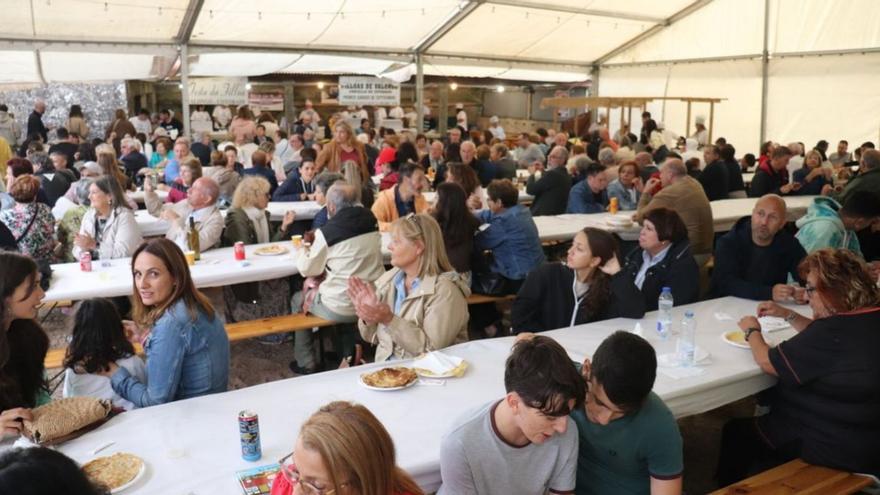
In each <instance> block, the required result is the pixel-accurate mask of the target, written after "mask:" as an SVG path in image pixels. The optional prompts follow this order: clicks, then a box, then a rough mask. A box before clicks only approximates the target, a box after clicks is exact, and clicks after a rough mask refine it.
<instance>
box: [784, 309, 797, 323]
mask: <svg viewBox="0 0 880 495" xmlns="http://www.w3.org/2000/svg"><path fill="white" fill-rule="evenodd" d="M795 318H797V313H795V312H794V311H792V312H790V313H788V316H786V317H785V318H784V319H785V322H786V323H791V322H793V321H794V319H795Z"/></svg>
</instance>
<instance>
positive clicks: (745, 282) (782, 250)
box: [709, 217, 807, 300]
mask: <svg viewBox="0 0 880 495" xmlns="http://www.w3.org/2000/svg"><path fill="white" fill-rule="evenodd" d="M806 255H807V253H806V252H805V251H804V248H803V247H802V246H801V244H800V242H798V240H797V239H795V237H794V236H793V235H792V234H791V233H789V232H788V231H786V230H785V229H783V230H780V231H779V232H777V233H776V237H774V238H773V242H772V243H770V245H769V246H767V247H766V248H759V247H757V246H755V244H754V243H753V242H752V219H751V217H744V218H741V219H739V221H737V222H736V224H735V225H734V226H733V229H731V230H730V232H728V233H726V234H724V235H723V236H721V237H720V238H719V239H718V242H717V243H716V245H715V269H714V270H713V271H712V286H711V289H710V291H709V292H710V294H711V295H712V297H723V296H736V297H742V298H745V299H754V300H765V299H772V297H773V286H774V285H776V284H784V283H787V282H788V275H789V274H791V276H792V277H793V278H794V279H795V280H800V277H799V276H798V273H797V266H798V264H800V262H801V260H802V259H804V257H805V256H806ZM750 267H752V270H750Z"/></svg>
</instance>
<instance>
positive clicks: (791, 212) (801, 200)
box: [710, 196, 816, 232]
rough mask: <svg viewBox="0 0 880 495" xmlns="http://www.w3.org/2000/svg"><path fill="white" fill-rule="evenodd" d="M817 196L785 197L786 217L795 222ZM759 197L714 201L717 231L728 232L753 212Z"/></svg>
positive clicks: (712, 203) (713, 207) (713, 215)
mask: <svg viewBox="0 0 880 495" xmlns="http://www.w3.org/2000/svg"><path fill="white" fill-rule="evenodd" d="M814 198H816V196H787V197H786V198H785V206H786V214H785V216H786V218H787V219H788V221H790V222H793V221H795V220H797V219H798V218H800V217H802V216H804V214H805V213H806V212H807V207H808V206H810V203H812V202H813V199H814ZM757 202H758V198H739V199H720V200H718V201H712V202H711V203H710V204H711V205H712V218H713V220H714V222H715V232H727V231H728V230H730V229H731V228H732V227H733V224H735V223H736V221H737V220H739V219H740V218H742V217H748V216H751V214H752V208H754V207H755V203H757Z"/></svg>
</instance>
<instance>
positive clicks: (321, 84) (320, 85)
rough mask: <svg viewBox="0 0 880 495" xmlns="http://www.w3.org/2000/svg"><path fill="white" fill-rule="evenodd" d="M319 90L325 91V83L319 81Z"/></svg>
mask: <svg viewBox="0 0 880 495" xmlns="http://www.w3.org/2000/svg"><path fill="white" fill-rule="evenodd" d="M318 89H324V81H318Z"/></svg>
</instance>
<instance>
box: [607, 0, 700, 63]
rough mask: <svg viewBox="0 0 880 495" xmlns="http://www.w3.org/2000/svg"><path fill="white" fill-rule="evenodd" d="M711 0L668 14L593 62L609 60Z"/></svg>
mask: <svg viewBox="0 0 880 495" xmlns="http://www.w3.org/2000/svg"><path fill="white" fill-rule="evenodd" d="M711 2H712V0H697V1H696V2H694V3H692V4H690V5H688V6H687V7H685V8H683V9H681V10H679V11H678V12H676V13H675V14H672V16H670V17H669V18H668V19H666V20H665V21H663V22H662V23H661V24H658V25H656V26H654V27H652V28H651V29H648V30H647V31H645V32H644V33H642V34H640V35H638V36H636V37H635V38H633V39H631V40H629V41H627V42H626V43H624V44H622V45H620V46H618V47H617V48H615V49H613V50H611V51H610V52H608V53H606V54H605V55H602V56H601V57H599V58H597V59H596V60H595V61H593V63H594V64H598V65H602V64H604V63H605V62H607V61H608V60H611V59H612V58H614V57H615V56H617V55H618V54H620V53H623V52H625V51H626V50H629V49H630V48H631V47H633V46H635V45H637V44H639V43H641V42H642V41H645V40H646V39H648V38H650V37H651V36H654V35H655V34H657V33H659V32H660V31H663V30H664V29H666V28H668V27H669V26H671V25H673V24H675V23H676V22H678V21H680V20H682V19H684V18H685V17H687V16H689V15H691V14H693V13H694V12H696V11H698V10H700V9H701V8H703V7H705V6H706V5H709V4H710V3H711Z"/></svg>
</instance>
